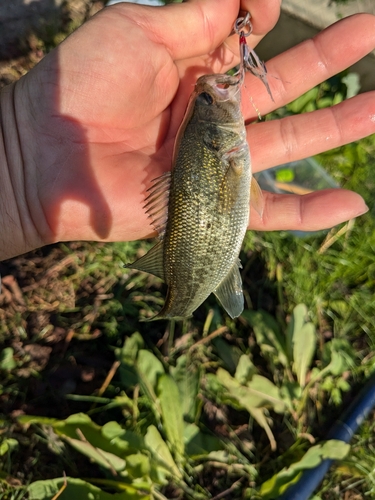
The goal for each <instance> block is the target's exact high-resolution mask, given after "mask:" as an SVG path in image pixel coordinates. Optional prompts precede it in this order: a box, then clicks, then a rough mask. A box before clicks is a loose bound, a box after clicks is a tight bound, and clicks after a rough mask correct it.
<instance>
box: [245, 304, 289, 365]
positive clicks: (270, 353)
mask: <svg viewBox="0 0 375 500" xmlns="http://www.w3.org/2000/svg"><path fill="white" fill-rule="evenodd" d="M242 317H243V318H244V319H245V320H246V321H247V322H248V323H249V324H250V325H251V326H252V327H253V330H254V333H255V336H256V339H257V344H258V345H259V347H260V350H261V351H262V354H263V356H264V357H265V358H266V359H267V360H268V361H269V362H270V364H271V368H272V369H273V367H274V366H275V365H276V364H278V363H281V364H282V365H283V366H288V358H287V356H286V346H285V339H284V338H283V336H282V335H281V332H280V328H279V325H278V324H277V322H276V320H275V319H274V318H273V317H272V316H271V315H270V314H268V313H266V312H265V311H257V312H255V311H250V310H249V309H245V311H244V312H243V313H242Z"/></svg>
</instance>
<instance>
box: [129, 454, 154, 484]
mask: <svg viewBox="0 0 375 500" xmlns="http://www.w3.org/2000/svg"><path fill="white" fill-rule="evenodd" d="M126 472H127V474H128V475H129V476H130V477H131V478H133V479H138V478H143V477H144V478H146V477H147V476H149V475H150V458H149V457H146V455H142V454H141V453H136V454H134V455H128V456H127V457H126Z"/></svg>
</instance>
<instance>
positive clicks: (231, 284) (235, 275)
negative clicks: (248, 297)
mask: <svg viewBox="0 0 375 500" xmlns="http://www.w3.org/2000/svg"><path fill="white" fill-rule="evenodd" d="M239 266H241V263H240V262H239V261H237V262H235V264H234V265H233V267H232V269H231V270H230V271H229V273H228V274H227V276H226V277H225V278H224V279H223V281H222V282H221V283H220V285H219V286H218V287H217V288H216V290H214V294H215V295H216V297H217V299H218V300H219V302H220V303H221V305H222V306H223V307H224V309H225V310H226V311H227V313H228V314H229V316H230V317H231V318H237V316H239V315H240V314H241V313H242V311H243V307H244V298H243V292H242V279H241V275H240V270H239Z"/></svg>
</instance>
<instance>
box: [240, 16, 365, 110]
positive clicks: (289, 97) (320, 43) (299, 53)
mask: <svg viewBox="0 0 375 500" xmlns="http://www.w3.org/2000/svg"><path fill="white" fill-rule="evenodd" d="M374 48H375V16H373V15H371V14H356V15H354V16H351V17H347V18H345V19H342V20H341V21H338V22H337V23H335V24H333V25H331V26H329V27H328V28H326V29H325V30H323V31H322V32H321V33H319V34H318V35H316V36H315V37H314V38H312V39H310V40H306V41H304V42H302V43H300V44H299V45H297V46H295V47H293V48H291V49H289V50H287V51H286V52H284V53H283V54H280V55H278V56H276V57H274V58H273V59H271V60H270V61H269V62H268V63H267V72H268V82H269V85H270V87H271V91H272V94H273V97H274V99H275V104H274V103H273V102H272V101H271V99H270V97H269V95H268V94H267V91H266V89H265V88H264V86H263V83H262V82H261V81H260V80H259V79H257V78H254V77H253V76H252V75H247V76H246V83H245V87H246V88H245V93H246V89H247V91H248V92H249V93H250V95H251V96H256V99H255V102H256V105H257V107H258V108H259V110H260V113H261V114H262V115H264V114H267V113H269V112H270V111H273V110H274V109H275V108H278V107H280V106H283V105H284V104H287V103H289V102H291V101H293V100H294V99H296V98H297V97H299V96H300V95H302V94H303V93H305V92H307V91H308V90H310V89H311V88H312V87H315V86H316V85H318V84H319V83H321V82H323V81H324V80H327V79H328V78H330V77H331V76H333V75H335V74H337V73H339V72H340V71H342V70H344V69H346V68H348V67H349V66H351V65H352V64H354V63H355V62H357V61H358V60H359V59H361V58H362V57H364V56H365V55H367V54H368V53H369V52H370V51H371V50H373V49H374ZM243 105H244V108H243V109H244V115H245V118H246V119H253V118H255V117H256V113H255V111H254V107H253V105H252V103H251V101H250V99H243Z"/></svg>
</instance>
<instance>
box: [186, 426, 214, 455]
mask: <svg viewBox="0 0 375 500" xmlns="http://www.w3.org/2000/svg"><path fill="white" fill-rule="evenodd" d="M184 440H185V448H186V453H187V454H188V455H189V457H193V458H194V457H198V456H202V455H208V454H209V453H211V452H213V451H218V450H222V449H223V443H222V441H220V439H219V438H217V437H216V436H213V435H211V434H206V433H204V432H202V431H201V430H200V429H199V427H198V426H197V425H195V424H187V425H186V426H185V430H184Z"/></svg>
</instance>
